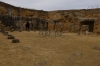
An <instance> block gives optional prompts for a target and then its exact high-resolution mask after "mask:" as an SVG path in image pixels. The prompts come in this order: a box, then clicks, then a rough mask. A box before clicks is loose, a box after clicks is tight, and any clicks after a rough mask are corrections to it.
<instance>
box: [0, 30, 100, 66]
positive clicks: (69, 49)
mask: <svg viewBox="0 0 100 66" xmlns="http://www.w3.org/2000/svg"><path fill="white" fill-rule="evenodd" d="M8 33H9V34H10V35H13V36H15V38H17V39H19V40H20V43H12V40H11V39H7V36H4V35H3V34H2V33H1V32H0V66H100V48H97V49H96V48H94V47H95V46H97V47H100V36H96V35H77V34H76V33H64V34H63V35H62V36H59V37H54V36H51V37H48V36H44V35H39V34H38V33H39V32H38V31H37V32H34V31H30V32H28V31H22V32H18V31H14V32H8Z"/></svg>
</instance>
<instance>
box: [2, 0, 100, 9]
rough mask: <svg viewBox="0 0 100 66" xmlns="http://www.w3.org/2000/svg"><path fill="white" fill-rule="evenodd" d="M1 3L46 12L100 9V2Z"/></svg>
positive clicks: (15, 0)
mask: <svg viewBox="0 0 100 66" xmlns="http://www.w3.org/2000/svg"><path fill="white" fill-rule="evenodd" d="M0 1H2V2H5V3H8V4H11V5H14V6H17V7H22V8H29V9H36V10H44V11H54V10H71V9H91V8H100V0H0Z"/></svg>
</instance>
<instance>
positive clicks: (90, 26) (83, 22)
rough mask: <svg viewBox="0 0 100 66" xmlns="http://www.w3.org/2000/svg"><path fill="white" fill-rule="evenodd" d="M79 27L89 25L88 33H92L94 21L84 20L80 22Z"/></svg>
mask: <svg viewBox="0 0 100 66" xmlns="http://www.w3.org/2000/svg"><path fill="white" fill-rule="evenodd" d="M81 25H89V32H93V30H94V21H88V20H85V21H82V22H81Z"/></svg>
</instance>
